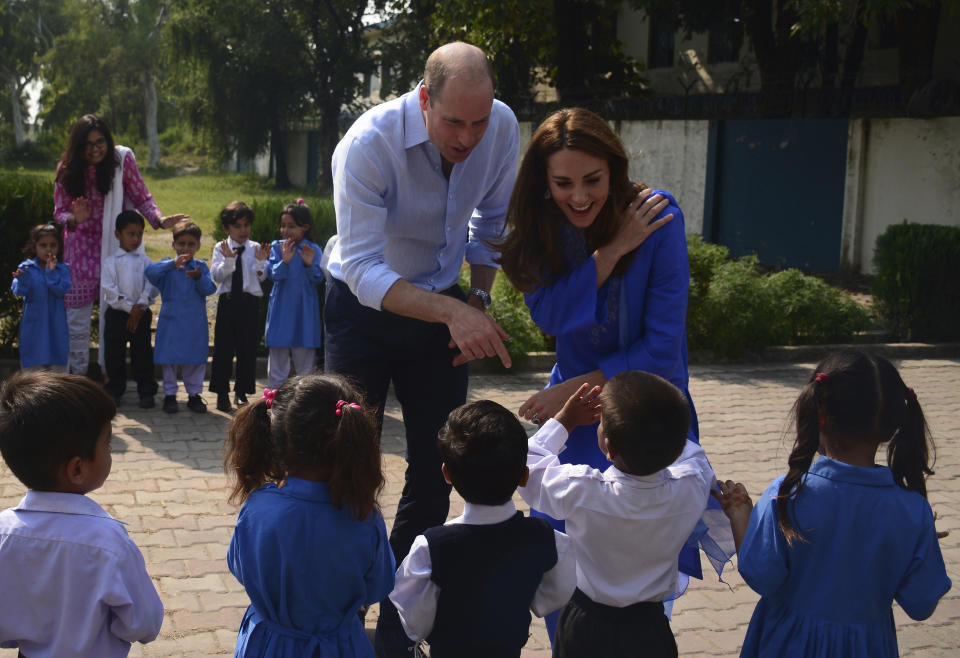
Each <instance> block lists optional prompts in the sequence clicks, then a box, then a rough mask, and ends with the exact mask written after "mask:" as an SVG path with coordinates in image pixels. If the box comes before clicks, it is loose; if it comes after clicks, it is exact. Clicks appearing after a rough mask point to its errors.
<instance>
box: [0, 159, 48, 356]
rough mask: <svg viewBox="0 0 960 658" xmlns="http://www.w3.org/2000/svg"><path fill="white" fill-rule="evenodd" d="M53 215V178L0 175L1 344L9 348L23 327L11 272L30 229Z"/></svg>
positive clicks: (20, 255)
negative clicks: (0, 257)
mask: <svg viewBox="0 0 960 658" xmlns="http://www.w3.org/2000/svg"><path fill="white" fill-rule="evenodd" d="M52 219H53V179H52V177H44V176H36V175H32V174H28V173H6V172H5V173H4V174H3V175H2V176H0V254H2V257H3V263H4V267H5V268H6V269H4V270H3V286H2V287H0V345H3V349H4V352H5V353H8V352H10V350H11V349H12V346H13V341H14V339H15V338H16V336H17V332H18V331H19V328H20V311H21V306H22V300H20V299H19V298H18V297H15V296H14V294H13V293H12V292H11V291H10V283H11V278H10V272H12V271H13V270H15V269H16V268H17V265H18V264H19V263H20V262H21V261H22V260H23V259H24V258H25V257H24V255H23V245H24V244H26V242H27V237H28V236H29V234H30V229H31V228H33V227H34V226H36V225H37V224H43V223H46V222H48V221H50V220H52Z"/></svg>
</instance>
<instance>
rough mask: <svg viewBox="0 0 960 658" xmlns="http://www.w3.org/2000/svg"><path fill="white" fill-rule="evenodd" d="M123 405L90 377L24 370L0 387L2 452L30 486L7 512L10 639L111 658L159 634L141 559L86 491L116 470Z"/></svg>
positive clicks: (1, 623)
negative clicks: (113, 425) (113, 439)
mask: <svg viewBox="0 0 960 658" xmlns="http://www.w3.org/2000/svg"><path fill="white" fill-rule="evenodd" d="M115 413H116V407H115V406H114V404H113V401H112V400H111V399H110V396H109V395H107V394H106V393H105V392H104V390H103V389H102V388H100V387H99V386H98V385H97V384H95V383H93V382H92V381H90V380H89V379H87V378H86V377H83V376H80V375H58V374H54V373H49V372H35V373H29V374H24V373H18V374H15V375H13V376H12V377H10V378H9V379H8V380H7V381H6V382H5V383H4V385H3V388H2V390H0V453H2V455H3V460H4V462H5V463H6V465H7V466H9V467H10V470H11V471H13V474H14V475H16V476H17V479H18V480H20V481H21V482H22V483H23V484H24V485H26V487H27V488H28V491H27V494H26V496H24V498H23V499H22V500H21V501H20V503H19V504H18V505H17V506H16V507H14V508H11V509H8V510H5V511H3V512H0V592H3V596H0V647H2V648H16V647H19V649H20V652H21V655H24V656H57V658H86V657H89V656H97V657H98V658H113V657H118V658H119V657H120V656H126V655H127V653H128V652H129V651H130V644H131V643H132V642H150V641H152V640H153V639H155V638H156V637H157V633H159V632H160V625H161V624H162V623H163V604H162V603H161V602H160V597H159V596H158V595H157V590H156V588H155V587H154V585H153V581H151V580H150V576H149V575H148V574H147V570H146V566H145V565H144V562H143V555H141V553H140V550H139V549H138V548H137V546H136V544H134V543H133V541H132V540H131V539H130V537H129V536H127V531H126V530H125V529H124V527H123V524H122V523H120V522H119V521H116V520H114V519H113V518H112V517H111V516H110V515H109V514H107V512H106V511H104V509H103V508H102V507H100V506H99V505H98V504H97V503H95V502H94V501H93V500H91V499H90V498H87V496H86V494H88V493H90V492H91V491H93V490H94V489H97V488H99V487H100V486H101V485H102V484H103V482H104V481H105V480H106V479H107V476H108V475H109V474H110V466H111V463H112V460H111V457H110V421H111V420H112V419H113V416H114V414H115Z"/></svg>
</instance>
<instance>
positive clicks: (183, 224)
mask: <svg viewBox="0 0 960 658" xmlns="http://www.w3.org/2000/svg"><path fill="white" fill-rule="evenodd" d="M181 235H192V236H193V237H195V238H196V239H197V242H199V241H200V237H201V236H202V235H203V232H202V231H201V230H200V227H199V226H197V225H196V224H194V223H193V222H191V221H190V220H189V219H183V220H181V221H179V222H177V223H176V225H175V226H174V227H173V241H174V242H176V241H177V238H179V237H180V236H181Z"/></svg>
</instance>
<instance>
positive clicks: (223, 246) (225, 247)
mask: <svg viewBox="0 0 960 658" xmlns="http://www.w3.org/2000/svg"><path fill="white" fill-rule="evenodd" d="M220 253H221V254H223V257H224V258H233V257H234V256H236V254H235V253H234V252H233V249H231V248H230V245H229V244H227V241H226V240H222V241H221V242H220Z"/></svg>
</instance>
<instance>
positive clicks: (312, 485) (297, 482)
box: [280, 477, 330, 503]
mask: <svg viewBox="0 0 960 658" xmlns="http://www.w3.org/2000/svg"><path fill="white" fill-rule="evenodd" d="M280 491H281V492H283V493H285V494H287V495H289V496H293V497H294V498H300V499H302V500H311V501H314V502H317V503H325V502H328V501H329V500H330V491H329V490H328V489H327V483H326V482H312V481H311V480H301V479H300V478H295V477H287V479H286V480H285V482H284V484H283V486H282V487H280Z"/></svg>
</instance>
